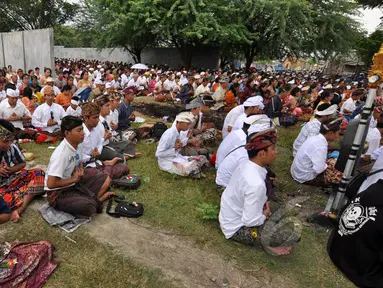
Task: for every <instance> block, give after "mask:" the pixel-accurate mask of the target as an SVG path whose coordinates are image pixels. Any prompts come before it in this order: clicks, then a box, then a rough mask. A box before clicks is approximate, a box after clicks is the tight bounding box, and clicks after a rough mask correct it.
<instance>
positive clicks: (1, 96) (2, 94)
mask: <svg viewBox="0 0 383 288" xmlns="http://www.w3.org/2000/svg"><path fill="white" fill-rule="evenodd" d="M6 98H7V94H6V93H5V90H3V91H0V102H1V101H3V100H4V99H6Z"/></svg>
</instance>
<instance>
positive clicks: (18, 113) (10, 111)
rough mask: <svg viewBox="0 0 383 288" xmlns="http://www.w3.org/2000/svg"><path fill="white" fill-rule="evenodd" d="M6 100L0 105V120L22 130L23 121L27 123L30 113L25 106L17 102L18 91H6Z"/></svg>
mask: <svg viewBox="0 0 383 288" xmlns="http://www.w3.org/2000/svg"><path fill="white" fill-rule="evenodd" d="M6 94H7V99H6V100H4V101H3V102H1V104H0V118H1V119H4V120H7V121H10V122H11V123H12V124H13V126H15V127H16V128H19V129H23V121H29V120H30V119H31V117H32V115H31V113H30V112H29V110H28V109H27V107H25V105H24V104H23V103H22V102H21V101H18V99H19V90H13V89H7V92H6Z"/></svg>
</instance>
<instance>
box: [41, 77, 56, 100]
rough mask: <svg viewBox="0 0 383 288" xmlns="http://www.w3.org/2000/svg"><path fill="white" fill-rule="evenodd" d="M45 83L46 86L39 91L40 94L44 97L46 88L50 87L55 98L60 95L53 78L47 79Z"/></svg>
mask: <svg viewBox="0 0 383 288" xmlns="http://www.w3.org/2000/svg"><path fill="white" fill-rule="evenodd" d="M46 82H47V85H46V86H44V87H43V89H41V91H40V92H41V94H43V95H44V93H45V89H46V88H48V87H52V89H53V92H54V95H55V96H57V95H59V94H60V93H61V91H60V89H59V88H58V87H57V86H55V85H54V84H55V80H54V79H53V78H51V77H48V78H47V80H46Z"/></svg>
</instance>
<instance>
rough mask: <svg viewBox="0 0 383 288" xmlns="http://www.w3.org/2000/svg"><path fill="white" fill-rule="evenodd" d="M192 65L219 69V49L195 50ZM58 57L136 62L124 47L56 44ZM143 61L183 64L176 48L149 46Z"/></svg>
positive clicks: (55, 50)
mask: <svg viewBox="0 0 383 288" xmlns="http://www.w3.org/2000/svg"><path fill="white" fill-rule="evenodd" d="M194 53H195V56H194V58H193V63H192V65H193V66H195V67H198V68H209V69H217V68H218V61H219V50H218V49H214V48H206V49H201V50H195V51H194ZM54 55H55V57H56V58H74V59H97V60H100V61H102V62H103V61H112V62H124V63H134V61H133V58H132V56H131V55H130V54H129V53H128V52H126V51H125V50H123V49H120V48H116V49H111V48H106V49H102V50H100V51H99V50H97V49H96V48H65V47H64V46H54ZM141 57H142V62H143V63H148V64H168V65H169V66H170V67H171V68H177V67H179V66H183V63H182V60H181V56H180V54H179V52H178V50H177V49H175V48H148V49H146V50H144V51H143V53H142V55H141Z"/></svg>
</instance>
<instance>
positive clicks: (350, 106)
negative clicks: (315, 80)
mask: <svg viewBox="0 0 383 288" xmlns="http://www.w3.org/2000/svg"><path fill="white" fill-rule="evenodd" d="M355 109H356V106H355V101H354V100H353V99H352V97H350V98H348V99H347V100H346V102H344V103H343V105H342V107H341V108H340V112H341V113H344V112H343V111H344V110H347V111H351V112H353V111H354V110H355Z"/></svg>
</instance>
